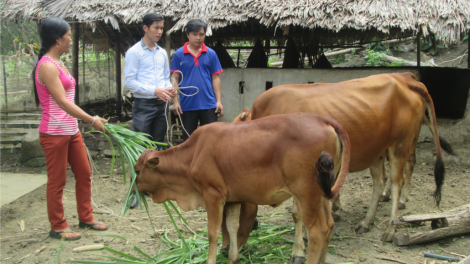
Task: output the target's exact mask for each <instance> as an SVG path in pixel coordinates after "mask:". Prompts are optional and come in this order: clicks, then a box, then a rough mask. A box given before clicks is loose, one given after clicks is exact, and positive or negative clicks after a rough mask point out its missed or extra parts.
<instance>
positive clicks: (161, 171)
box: [134, 113, 350, 264]
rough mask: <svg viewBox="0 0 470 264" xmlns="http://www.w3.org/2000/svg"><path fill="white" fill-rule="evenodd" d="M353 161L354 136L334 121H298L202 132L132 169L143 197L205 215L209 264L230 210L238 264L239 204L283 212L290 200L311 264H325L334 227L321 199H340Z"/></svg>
mask: <svg viewBox="0 0 470 264" xmlns="http://www.w3.org/2000/svg"><path fill="white" fill-rule="evenodd" d="M328 153H331V154H328ZM349 156H350V143H349V138H348V135H347V134H346V132H345V130H344V129H343V128H342V126H341V125H340V124H339V123H338V122H337V121H336V120H334V119H332V118H329V117H324V116H317V115H313V114H310V113H298V114H293V115H277V116H273V117H267V118H263V119H260V120H256V121H251V122H246V123H242V124H230V123H212V124H209V125H205V126H202V127H200V128H198V129H197V130H196V131H195V132H194V133H193V134H192V135H191V137H189V139H188V140H187V141H186V142H185V143H183V144H181V145H178V146H176V147H173V148H170V149H168V150H165V151H161V152H158V151H155V150H146V151H144V153H143V154H142V155H141V156H140V158H139V160H138V161H137V163H136V164H135V166H134V168H135V171H136V174H137V178H136V183H137V188H138V190H139V191H140V192H146V193H148V194H149V195H150V197H151V198H152V200H153V201H154V202H156V203H163V202H165V201H166V200H174V201H176V202H177V203H178V205H179V206H180V207H181V208H182V209H183V210H193V209H196V208H198V207H204V208H205V209H206V211H207V219H208V236H209V257H208V260H207V263H213V264H215V263H216V252H217V240H218V237H219V230H220V226H221V223H222V211H223V207H224V205H225V206H226V210H227V219H226V221H227V229H228V232H229V234H230V245H231V246H230V251H229V261H228V263H234V262H236V260H237V259H238V247H237V241H236V239H237V236H236V234H237V231H238V220H239V214H240V204H241V203H243V202H247V203H252V204H262V205H271V206H278V205H280V204H281V203H282V202H284V201H285V200H287V199H289V198H290V197H292V196H293V197H295V200H296V201H297V203H296V206H297V208H298V210H299V216H301V220H303V223H304V225H305V226H306V228H307V231H308V263H318V262H321V263H323V262H324V261H325V257H326V250H327V247H328V243H329V239H330V235H331V232H332V229H333V226H334V221H333V218H332V217H331V212H330V207H329V202H328V200H327V199H322V195H323V196H324V197H326V198H328V199H329V198H332V197H334V196H336V195H337V194H338V192H339V190H340V188H341V186H342V185H343V183H344V180H345V176H346V174H347V171H348V165H349ZM317 160H318V162H315V161H317ZM315 164H316V165H315ZM336 176H337V177H336ZM335 178H336V183H335ZM333 184H334V186H333Z"/></svg>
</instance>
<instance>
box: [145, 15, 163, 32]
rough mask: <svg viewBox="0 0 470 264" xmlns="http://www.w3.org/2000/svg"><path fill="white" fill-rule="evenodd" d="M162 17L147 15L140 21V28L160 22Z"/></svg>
mask: <svg viewBox="0 0 470 264" xmlns="http://www.w3.org/2000/svg"><path fill="white" fill-rule="evenodd" d="M162 20H163V17H162V16H161V15H159V14H157V13H148V14H146V15H145V16H144V18H143V19H142V28H143V27H144V26H147V27H150V26H151V25H152V24H153V22H155V21H162Z"/></svg>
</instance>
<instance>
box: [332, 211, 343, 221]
mask: <svg viewBox="0 0 470 264" xmlns="http://www.w3.org/2000/svg"><path fill="white" fill-rule="evenodd" d="M331 216H332V217H333V221H335V222H338V221H339V220H341V216H340V215H339V214H335V213H331Z"/></svg>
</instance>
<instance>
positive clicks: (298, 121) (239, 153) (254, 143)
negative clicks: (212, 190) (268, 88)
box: [185, 113, 340, 204]
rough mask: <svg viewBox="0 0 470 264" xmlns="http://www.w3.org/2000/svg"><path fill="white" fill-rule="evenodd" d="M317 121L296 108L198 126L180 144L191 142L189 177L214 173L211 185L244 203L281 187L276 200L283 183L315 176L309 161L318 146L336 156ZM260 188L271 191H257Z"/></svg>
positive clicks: (328, 133) (330, 135) (332, 136)
mask: <svg viewBox="0 0 470 264" xmlns="http://www.w3.org/2000/svg"><path fill="white" fill-rule="evenodd" d="M328 119H329V118H328ZM322 120H323V119H322V118H321V117H320V118H319V117H318V116H316V115H313V114H311V113H299V114H294V115H278V116H274V117H269V118H263V119H262V120H256V121H249V122H244V123H239V124H231V123H213V124H209V125H205V126H202V127H200V128H198V129H197V130H196V131H195V132H194V133H193V134H192V135H191V137H190V138H189V139H188V141H187V142H186V143H185V144H193V145H194V146H193V147H194V154H193V161H192V165H191V174H192V176H191V177H193V178H194V180H195V181H196V182H203V181H204V179H203V178H204V177H207V175H209V174H210V175H215V176H213V177H211V178H213V179H214V181H212V182H211V184H212V185H214V186H218V187H217V188H225V190H223V193H226V195H227V197H229V199H230V201H245V202H250V201H251V199H252V198H253V197H257V198H256V199H258V200H257V201H256V203H257V204H263V202H262V201H260V200H259V199H260V196H263V195H264V196H265V197H266V200H268V199H267V197H269V196H271V195H272V193H269V192H272V191H273V190H274V191H276V192H277V191H280V190H284V189H285V190H284V191H280V193H279V197H278V198H279V201H281V202H282V201H283V200H285V199H287V198H289V197H290V196H291V194H289V193H288V191H287V189H286V187H288V186H286V182H287V183H289V182H292V183H293V182H295V178H296V177H299V175H306V174H307V175H309V176H310V177H311V178H312V181H315V177H313V176H314V175H315V174H314V169H315V163H316V161H317V160H318V158H319V156H320V154H321V152H322V151H326V152H328V153H330V154H331V155H332V156H333V158H334V160H336V159H337V157H338V156H339V153H337V150H338V149H340V148H338V144H339V142H338V140H337V136H336V132H335V130H334V129H333V128H332V127H331V126H329V125H327V124H326V123H325V122H323V121H322ZM329 120H331V119H329ZM331 121H332V122H336V121H335V120H331ZM313 183H315V182H313ZM268 186H269V187H268ZM283 188H284V189H283ZM260 190H271V191H268V192H267V193H264V194H260V193H259V192H260ZM317 191H319V190H317ZM319 192H320V191H319ZM254 193H257V195H256V196H253V197H251V196H252V195H253V194H254ZM252 202H254V203H255V201H252Z"/></svg>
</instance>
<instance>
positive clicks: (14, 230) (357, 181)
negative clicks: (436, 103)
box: [0, 142, 470, 263]
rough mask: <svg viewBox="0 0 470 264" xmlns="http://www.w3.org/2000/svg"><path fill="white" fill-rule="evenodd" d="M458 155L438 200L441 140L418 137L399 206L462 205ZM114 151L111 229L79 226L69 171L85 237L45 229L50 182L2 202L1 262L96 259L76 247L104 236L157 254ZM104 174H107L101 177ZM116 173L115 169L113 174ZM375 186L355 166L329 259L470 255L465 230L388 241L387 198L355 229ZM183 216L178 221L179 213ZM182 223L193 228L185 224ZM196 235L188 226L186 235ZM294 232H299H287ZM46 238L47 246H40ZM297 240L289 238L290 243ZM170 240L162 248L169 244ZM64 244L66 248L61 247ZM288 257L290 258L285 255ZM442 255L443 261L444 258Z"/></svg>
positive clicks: (101, 208) (165, 224) (103, 192)
mask: <svg viewBox="0 0 470 264" xmlns="http://www.w3.org/2000/svg"><path fill="white" fill-rule="evenodd" d="M453 147H454V148H455V150H456V152H457V154H458V157H450V156H448V155H445V160H446V161H447V162H446V180H445V186H444V187H443V196H442V203H441V206H440V208H437V207H436V205H435V203H434V200H433V198H432V196H431V194H432V192H433V190H434V188H435V184H434V177H433V176H431V175H432V173H433V154H432V153H433V152H434V146H433V144H432V143H430V142H423V143H419V145H418V150H417V158H418V162H417V165H416V167H415V172H414V174H413V177H412V183H411V190H410V196H409V201H408V203H407V204H406V209H404V210H400V211H399V215H412V214H422V213H433V212H442V211H446V210H450V209H452V208H455V207H457V206H460V205H464V204H468V203H470V166H469V162H468V157H470V143H462V142H459V143H454V144H453ZM19 159H20V156H19V154H2V159H1V171H2V172H21V173H41V172H44V171H46V168H45V167H40V168H34V169H33V168H28V167H24V166H22V165H21V164H20V162H19ZM110 162H111V159H109V158H105V157H100V156H99V157H98V158H96V159H95V163H96V165H97V166H96V167H97V168H99V169H98V170H99V171H96V172H95V174H94V176H93V183H94V185H93V202H94V208H95V217H96V218H97V219H99V220H102V221H104V222H105V223H106V224H108V226H109V230H108V231H106V232H96V231H91V230H89V231H85V232H83V230H80V229H79V228H78V219H77V213H76V204H75V193H74V179H73V175H72V173H71V171H69V175H68V178H67V180H68V181H67V185H66V191H65V192H64V199H63V201H64V205H65V208H66V212H65V215H66V218H67V219H68V222H69V225H70V227H71V228H72V229H74V230H77V231H81V233H82V239H81V240H78V241H71V242H64V243H61V242H60V241H59V240H57V239H52V238H48V234H47V233H46V232H48V231H49V228H50V225H49V222H48V220H47V212H46V187H45V186H42V187H40V188H38V189H37V190H35V191H33V192H31V193H29V194H27V195H25V196H23V197H21V198H20V199H18V200H16V201H14V202H12V203H11V204H7V205H4V206H2V208H1V234H0V235H1V239H2V241H1V258H0V259H1V263H19V262H22V263H65V262H67V260H70V259H97V257H96V255H97V254H109V253H106V252H98V253H97V252H82V253H75V252H73V251H72V249H73V248H75V247H79V246H83V245H92V244H104V245H106V246H108V247H111V248H114V249H117V250H119V251H122V252H125V253H129V254H134V255H137V253H136V252H135V251H134V250H133V247H134V245H136V246H138V247H139V248H141V249H142V250H143V251H145V252H147V253H148V254H149V255H153V256H154V255H156V254H157V253H158V251H159V249H160V246H161V244H162V242H161V240H160V238H159V237H154V236H153V231H152V228H151V226H150V223H149V221H148V219H147V218H146V212H145V210H140V209H134V210H130V211H129V212H128V213H127V214H126V215H125V216H124V217H121V218H118V217H117V215H118V214H119V212H120V210H121V207H122V201H123V198H124V197H125V193H126V191H127V188H128V185H124V184H123V177H122V173H121V169H120V168H119V167H117V168H116V169H115V171H114V173H113V175H112V176H111V177H107V176H106V174H107V173H108V172H109V167H110ZM100 175H103V176H104V177H107V178H102V177H100ZM108 176H109V175H108ZM371 193H372V179H371V177H370V173H369V171H363V172H359V173H352V174H349V175H348V177H347V180H346V183H345V185H344V187H343V189H342V190H341V195H342V204H343V208H342V210H341V216H342V219H341V220H340V221H338V222H337V223H336V226H335V228H334V232H333V236H332V237H333V238H339V237H347V238H342V239H333V240H332V241H331V243H330V245H334V248H332V249H333V251H334V252H335V253H336V255H332V254H328V257H327V262H329V263H344V262H354V263H391V262H390V261H387V260H382V259H379V258H381V257H386V258H391V259H396V260H399V261H401V262H402V263H424V261H425V258H424V256H423V253H424V252H431V253H436V254H441V255H450V253H449V252H453V253H458V254H461V255H470V235H461V236H456V237H452V238H446V239H443V240H440V241H436V242H432V243H427V244H422V245H413V246H405V247H398V246H395V245H394V244H391V243H382V242H381V241H380V237H381V234H382V232H384V231H385V229H386V224H387V220H388V219H389V215H390V207H391V204H390V203H389V202H383V203H381V204H380V205H379V209H378V211H377V214H376V218H375V225H374V226H373V228H372V229H371V231H370V232H369V233H366V234H361V235H359V234H355V232H354V228H355V226H356V225H357V224H358V223H359V222H360V221H362V219H363V218H364V217H365V214H366V211H367V208H368V206H369V200H370V197H371ZM150 208H151V215H152V218H153V220H154V223H155V224H156V229H157V230H164V229H165V228H168V230H169V232H170V238H172V239H176V238H177V234H176V231H175V230H174V228H173V227H172V226H171V225H170V224H169V223H170V220H169V218H168V217H167V214H166V211H165V209H164V207H163V206H162V205H159V204H154V203H152V204H151V205H150ZM290 210H291V200H289V201H286V202H285V203H284V204H282V205H281V206H279V207H278V208H271V207H268V206H261V209H260V211H259V214H260V215H262V216H270V215H273V214H275V213H277V215H278V216H276V217H273V218H270V219H268V220H263V221H266V222H269V223H272V224H292V217H291V215H290V214H289V213H288V211H290ZM183 215H184V216H185V217H186V219H187V220H188V221H189V226H190V227H191V229H193V230H196V229H198V228H205V227H206V224H207V218H206V214H205V213H204V212H200V211H192V212H185V213H184V214H183ZM21 220H24V222H25V230H24V232H21V230H20V227H19V225H18V222H19V221H21ZM178 222H179V221H178ZM180 228H181V229H186V227H184V226H183V225H180ZM424 230H430V225H429V223H426V225H423V226H419V227H416V226H413V227H410V226H406V227H401V228H399V229H398V234H403V233H415V232H420V231H424ZM99 234H114V235H119V236H124V237H126V238H127V239H129V241H130V243H129V244H126V243H125V241H124V240H122V239H119V238H114V237H102V236H97V235H99ZM187 236H188V237H189V236H190V235H189V234H188V235H187ZM284 236H285V237H286V238H293V232H291V233H287V234H285V235H284ZM43 246H46V248H45V249H44V250H43V251H42V252H40V253H35V250H37V249H39V248H41V247H43ZM289 246H290V245H289ZM164 249H165V247H163V248H162V250H164ZM58 252H59V253H58ZM287 262H288V259H286V263H287ZM397 263H398V262H397ZM437 263H438V262H437Z"/></svg>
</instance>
